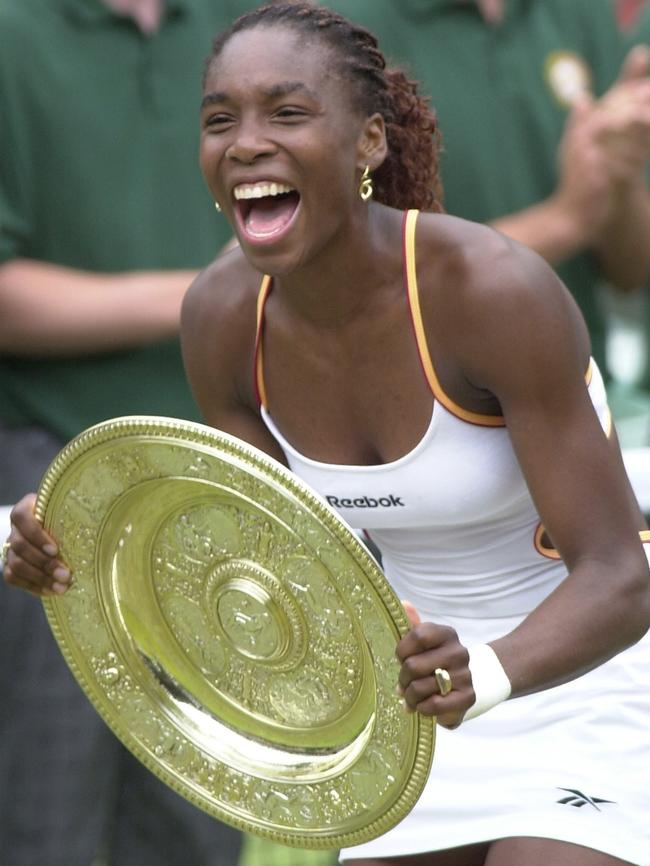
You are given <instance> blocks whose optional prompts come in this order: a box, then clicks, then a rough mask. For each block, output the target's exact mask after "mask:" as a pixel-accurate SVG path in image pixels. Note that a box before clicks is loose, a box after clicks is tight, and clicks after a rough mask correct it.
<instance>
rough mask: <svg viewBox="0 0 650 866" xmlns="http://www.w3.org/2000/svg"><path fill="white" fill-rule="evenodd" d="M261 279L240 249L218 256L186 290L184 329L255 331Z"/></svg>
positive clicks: (183, 314)
mask: <svg viewBox="0 0 650 866" xmlns="http://www.w3.org/2000/svg"><path fill="white" fill-rule="evenodd" d="M262 279H263V276H262V274H260V273H259V272H258V271H255V270H254V269H253V268H252V267H251V266H250V265H249V264H248V262H247V261H246V259H245V258H244V255H243V253H242V252H241V250H240V248H239V246H236V247H233V248H231V249H228V250H226V251H225V252H223V253H221V254H220V255H218V256H217V258H216V259H214V260H213V261H212V262H211V263H210V264H209V265H208V266H207V267H206V268H204V269H203V270H202V271H201V272H200V273H199V274H198V276H197V277H196V279H195V280H194V282H193V283H192V285H191V286H190V287H189V289H188V291H187V293H186V295H185V298H184V300H183V309H182V326H183V329H184V330H187V329H188V328H191V329H192V330H193V331H195V332H202V331H206V330H209V331H210V332H211V333H213V334H214V333H223V332H230V331H231V330H232V329H233V328H234V329H236V330H239V329H240V328H247V329H249V330H250V328H251V327H252V328H254V327H255V309H256V304H257V296H258V293H259V290H260V286H261V284H262Z"/></svg>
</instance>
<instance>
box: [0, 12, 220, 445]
mask: <svg viewBox="0 0 650 866" xmlns="http://www.w3.org/2000/svg"><path fill="white" fill-rule="evenodd" d="M228 11H229V10H228V4H224V3H221V2H215V0H167V4H166V13H165V18H164V21H163V23H162V25H161V27H160V29H159V31H158V32H156V33H155V34H154V35H152V36H145V35H143V34H142V33H141V32H140V31H139V29H138V28H137V26H136V25H135V23H134V22H133V21H132V20H130V19H128V18H124V17H121V16H118V15H116V14H114V13H113V12H111V11H110V10H109V9H108V8H107V7H106V6H104V4H103V3H101V2H100V0H20V2H16V0H0V262H4V261H7V260H9V259H12V258H16V257H18V258H29V259H37V260H41V261H45V262H52V263H56V264H60V265H65V266H69V267H72V268H79V269H84V270H89V271H101V272H117V271H126V270H137V269H166V268H172V269H174V268H199V267H203V266H205V265H206V264H207V263H208V262H209V261H210V260H211V259H212V258H214V256H215V254H216V253H217V252H218V250H219V248H220V246H221V245H222V244H223V243H224V242H225V241H226V240H227V239H228V237H229V236H230V232H229V229H228V227H227V224H226V221H225V219H224V218H223V217H222V216H220V215H218V214H217V213H216V212H215V209H214V206H213V203H212V201H211V199H210V196H209V193H208V191H207V189H206V187H205V185H204V182H203V179H202V177H201V174H200V170H199V167H198V159H197V153H198V136H199V103H200V98H201V74H202V69H203V63H204V60H205V58H206V56H207V55H208V53H209V51H210V45H211V40H212V37H213V36H214V34H215V32H216V31H217V30H219V29H220V28H221V27H223V26H225V25H226V24H227V23H228ZM130 413H142V414H161V415H172V416H179V417H185V418H196V417H198V410H197V408H196V407H195V404H194V401H193V399H192V397H191V395H190V392H189V389H188V386H187V384H186V381H185V376H184V372H183V368H182V363H181V357H180V351H179V345H178V340H169V341H165V342H160V343H156V344H154V345H148V346H146V347H143V348H135V349H131V350H128V351H119V352H114V353H111V354H101V355H83V356H81V357H78V358H65V359H61V358H56V357H30V358H23V357H12V356H10V355H6V354H5V355H2V356H0V421H1V422H2V423H4V424H9V425H24V424H39V425H42V426H45V427H46V428H48V429H49V430H51V431H52V432H54V433H56V434H58V435H60V436H62V437H63V438H66V439H67V438H70V437H71V436H73V435H75V434H76V433H78V432H79V431H80V430H82V429H84V428H85V427H87V426H89V425H90V424H93V423H96V422H98V421H100V420H103V419H106V418H109V417H113V416H116V415H122V414H130Z"/></svg>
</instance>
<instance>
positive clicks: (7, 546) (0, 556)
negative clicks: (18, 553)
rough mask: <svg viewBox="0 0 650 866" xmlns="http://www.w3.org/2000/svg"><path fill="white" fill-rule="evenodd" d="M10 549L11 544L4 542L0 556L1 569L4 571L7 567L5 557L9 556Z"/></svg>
mask: <svg viewBox="0 0 650 866" xmlns="http://www.w3.org/2000/svg"><path fill="white" fill-rule="evenodd" d="M10 548H11V542H10V541H5V543H4V544H3V545H2V553H1V554H0V560H1V561H2V568H3V569H5V568H6V567H7V557H8V555H9V549H10Z"/></svg>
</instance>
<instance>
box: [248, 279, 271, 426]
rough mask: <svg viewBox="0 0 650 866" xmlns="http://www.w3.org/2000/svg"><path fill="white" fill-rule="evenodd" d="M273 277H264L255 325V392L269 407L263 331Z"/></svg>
mask: <svg viewBox="0 0 650 866" xmlns="http://www.w3.org/2000/svg"><path fill="white" fill-rule="evenodd" d="M272 285H273V278H272V277H270V276H269V275H268V274H265V276H264V277H263V278H262V283H261V285H260V290H259V294H258V296H257V321H256V326H255V360H254V371H253V381H254V384H255V393H256V394H257V402H258V403H259V404H260V405H261V406H264V408H265V409H268V404H267V400H266V388H265V386H264V358H263V352H262V331H263V330H264V305H265V304H266V299H267V298H268V296H269V292H270V291H271V286H272Z"/></svg>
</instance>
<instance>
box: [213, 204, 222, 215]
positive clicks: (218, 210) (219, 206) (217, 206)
mask: <svg viewBox="0 0 650 866" xmlns="http://www.w3.org/2000/svg"><path fill="white" fill-rule="evenodd" d="M214 206H215V209H216V211H217V213H221V205H220V204H219V202H218V201H215V203H214Z"/></svg>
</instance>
